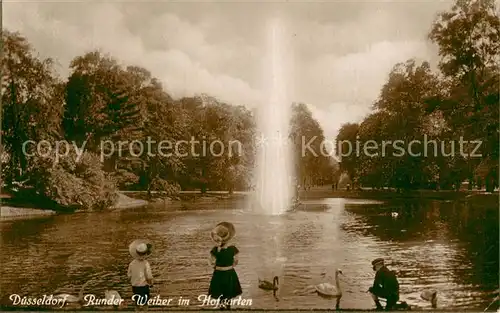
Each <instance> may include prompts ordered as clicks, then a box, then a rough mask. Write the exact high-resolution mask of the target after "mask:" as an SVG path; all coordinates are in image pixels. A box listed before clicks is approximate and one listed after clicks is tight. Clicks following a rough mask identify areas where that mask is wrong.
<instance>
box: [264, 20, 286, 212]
mask: <svg viewBox="0 0 500 313" xmlns="http://www.w3.org/2000/svg"><path fill="white" fill-rule="evenodd" d="M267 34H268V45H267V51H268V53H267V58H266V62H265V71H264V72H265V77H264V82H265V86H264V91H265V93H264V95H265V98H264V101H263V104H261V106H260V107H259V110H258V116H257V130H258V131H257V142H256V143H257V164H256V165H257V167H256V173H255V174H256V175H255V177H256V182H255V183H256V201H257V204H258V207H259V208H260V210H261V212H263V213H266V214H272V215H279V214H282V213H284V212H286V211H288V210H289V209H290V207H291V204H292V199H293V196H294V191H295V186H294V179H293V177H294V175H293V171H292V168H293V167H292V166H293V165H292V164H293V163H292V161H293V160H292V158H293V154H292V150H291V143H290V140H289V130H290V118H291V98H290V92H291V90H292V88H291V86H290V77H291V76H290V75H291V74H290V71H289V70H290V68H291V62H290V59H289V56H290V52H291V49H290V48H289V46H288V45H287V43H288V40H287V39H288V36H287V35H286V32H285V27H284V23H283V21H282V20H281V19H273V20H271V21H270V23H269V28H268V31H267Z"/></svg>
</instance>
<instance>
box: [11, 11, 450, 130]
mask: <svg viewBox="0 0 500 313" xmlns="http://www.w3.org/2000/svg"><path fill="white" fill-rule="evenodd" d="M3 6H4V27H6V28H7V29H9V30H13V31H20V32H21V33H22V34H23V35H24V36H26V37H27V38H28V40H29V41H30V42H31V43H32V44H33V46H34V48H35V49H36V50H37V51H38V52H40V54H41V55H42V56H44V57H54V58H56V59H57V60H58V61H59V62H60V65H61V66H60V68H59V69H60V72H61V73H62V75H67V74H68V65H69V62H70V61H71V59H73V58H74V57H75V56H78V55H82V54H84V53H85V52H88V51H91V50H95V49H100V50H101V51H103V52H106V53H110V54H111V55H112V56H114V57H116V58H117V59H119V60H120V61H122V62H123V63H125V64H127V65H132V64H133V65H138V66H142V67H145V68H146V69H148V70H149V71H151V72H152V74H153V75H154V76H155V77H158V78H159V79H160V80H161V81H162V82H163V84H164V86H165V87H166V89H167V90H168V92H169V93H171V94H172V96H174V97H180V96H185V95H192V94H196V93H207V94H210V95H213V96H215V97H218V98H219V99H221V100H223V101H227V102H230V103H234V104H246V105H248V106H253V105H255V104H257V103H259V102H261V101H262V92H261V90H260V88H261V85H262V78H263V76H265V75H263V74H265V73H263V70H262V68H263V67H262V64H263V59H264V56H265V53H266V46H265V37H266V36H265V35H266V27H265V25H266V20H265V19H266V17H268V16H269V14H270V13H268V12H270V10H264V8H263V7H262V6H261V4H259V3H253V4H252V3H245V4H235V3H212V4H208V3H184V4H182V3H171V2H169V3H149V2H148V3H140V4H138V3H134V4H128V3H114V2H105V3H97V2H92V3H90V2H86V3H75V2H71V3H61V2H23V3H19V2H4V4H3ZM445 6H448V4H443V3H442V2H439V3H437V2H436V3H418V6H417V5H413V4H411V3H406V4H405V3H390V4H384V3H376V4H374V3H356V4H354V3H353V4H343V3H337V2H335V3H334V2H332V3H322V4H314V5H305V4H300V3H293V4H292V3H291V4H289V5H282V6H279V7H278V9H279V10H278V11H281V12H282V15H283V16H287V14H289V16H290V19H291V21H292V22H293V23H291V24H290V25H291V33H293V38H292V39H293V50H294V51H293V54H294V59H295V69H294V72H295V74H294V85H295V87H294V92H293V94H294V96H295V99H294V100H296V101H301V102H305V103H308V104H310V108H311V110H312V112H313V114H314V116H315V118H316V119H318V121H319V122H320V124H321V125H322V127H323V128H324V130H325V135H326V136H327V137H334V136H335V135H336V131H337V130H338V128H339V127H340V125H341V124H342V123H345V122H348V121H357V120H359V119H360V118H362V117H363V116H364V115H366V114H367V113H368V112H369V111H370V106H371V104H372V103H373V101H374V100H375V99H376V98H377V96H378V93H379V90H380V88H381V86H382V85H383V84H384V82H385V81H386V79H387V75H388V73H389V71H390V70H391V68H392V67H393V66H394V65H395V63H397V62H403V61H406V60H407V59H409V58H413V57H417V58H419V59H431V60H433V59H435V57H436V52H435V51H434V50H433V48H431V46H430V45H429V43H428V42H427V39H426V34H427V31H428V29H429V26H430V21H431V20H432V18H433V16H434V15H435V13H436V12H437V11H439V10H442V9H444V8H445ZM271 7H273V10H274V11H273V12H276V10H277V9H276V8H277V7H276V6H269V8H271ZM266 8H268V7H266ZM202 11H203V12H202ZM271 11H272V10H271ZM422 21H425V25H423V24H422ZM427 23H429V24H427Z"/></svg>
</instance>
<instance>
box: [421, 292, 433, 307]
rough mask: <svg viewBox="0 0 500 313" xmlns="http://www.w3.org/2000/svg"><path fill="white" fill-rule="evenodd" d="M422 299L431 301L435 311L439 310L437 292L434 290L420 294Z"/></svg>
mask: <svg viewBox="0 0 500 313" xmlns="http://www.w3.org/2000/svg"><path fill="white" fill-rule="evenodd" d="M420 298H422V299H423V300H426V301H429V302H430V303H431V305H432V307H433V308H434V309H435V308H437V290H434V289H429V290H424V291H422V293H421V294H420Z"/></svg>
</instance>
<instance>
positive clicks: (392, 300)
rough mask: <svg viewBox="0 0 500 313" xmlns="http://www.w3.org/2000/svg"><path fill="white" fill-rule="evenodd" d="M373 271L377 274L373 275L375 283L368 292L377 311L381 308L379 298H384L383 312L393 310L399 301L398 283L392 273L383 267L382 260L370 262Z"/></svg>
mask: <svg viewBox="0 0 500 313" xmlns="http://www.w3.org/2000/svg"><path fill="white" fill-rule="evenodd" d="M372 265H373V270H374V271H376V272H377V273H376V274H375V281H374V282H373V286H372V287H370V289H369V290H368V291H369V292H370V293H371V295H372V298H373V301H375V305H376V306H377V310H382V309H383V307H382V305H381V304H380V301H379V298H384V299H386V300H387V304H386V305H385V310H386V311H390V310H391V309H394V307H395V305H396V303H397V302H398V300H399V283H398V279H397V278H396V275H395V274H394V272H393V271H390V270H389V269H388V268H387V267H386V266H385V265H384V259H382V258H378V259H375V260H373V262H372Z"/></svg>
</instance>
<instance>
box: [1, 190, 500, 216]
mask: <svg viewBox="0 0 500 313" xmlns="http://www.w3.org/2000/svg"><path fill="white" fill-rule="evenodd" d="M251 193H252V192H248V191H235V192H234V193H232V194H230V193H229V192H227V191H207V192H206V193H201V191H181V192H179V193H178V194H176V195H166V194H165V193H161V192H152V193H151V197H149V196H148V193H147V191H119V192H118V199H117V201H116V203H115V204H114V205H113V206H111V207H110V208H109V209H108V210H109V211H122V210H130V209H141V208H146V207H148V206H150V205H156V206H157V205H161V206H163V207H164V208H165V209H166V210H169V208H170V207H171V208H172V210H175V208H176V207H177V206H176V205H170V204H174V203H183V202H190V203H196V202H199V201H203V202H216V201H220V200H234V199H241V198H245V197H247V196H249V195H251ZM299 198H300V200H302V201H307V200H313V199H321V198H344V199H370V200H378V201H409V200H424V201H467V202H470V203H472V204H473V205H474V206H498V205H499V199H500V198H499V192H498V191H496V192H493V193H485V192H482V191H469V190H460V191H448V190H445V191H433V190H414V191H409V192H402V193H398V192H396V191H391V190H351V191H346V190H331V189H326V188H314V189H311V190H301V191H300V192H299ZM1 200H2V205H1V214H0V216H1V220H6V219H9V220H10V219H20V218H32V217H46V216H51V215H54V214H60V213H73V212H60V211H58V210H55V209H50V208H41V207H39V206H37V204H35V203H28V202H26V201H15V199H14V198H12V197H11V196H9V195H5V194H2V196H1ZM16 203H22V205H16ZM74 212H76V213H78V212H82V211H80V210H76V211H74Z"/></svg>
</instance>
